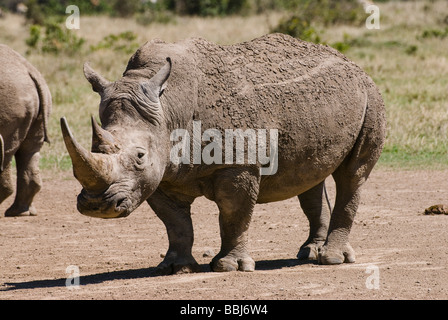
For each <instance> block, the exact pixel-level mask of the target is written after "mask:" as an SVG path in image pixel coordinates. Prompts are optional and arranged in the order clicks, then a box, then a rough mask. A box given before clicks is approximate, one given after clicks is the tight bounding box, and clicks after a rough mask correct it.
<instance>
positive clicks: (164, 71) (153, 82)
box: [142, 57, 172, 97]
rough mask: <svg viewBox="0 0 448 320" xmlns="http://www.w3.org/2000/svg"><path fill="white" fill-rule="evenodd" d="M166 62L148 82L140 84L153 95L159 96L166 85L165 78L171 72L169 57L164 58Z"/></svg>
mask: <svg viewBox="0 0 448 320" xmlns="http://www.w3.org/2000/svg"><path fill="white" fill-rule="evenodd" d="M166 61H167V63H166V64H165V65H164V66H163V67H162V68H161V69H160V70H159V72H157V73H156V75H155V76H153V77H152V78H151V79H150V80H149V81H148V82H146V83H144V84H142V86H143V87H145V89H146V90H148V89H149V90H150V91H151V93H152V94H153V95H155V96H156V97H160V96H161V95H162V94H163V91H164V90H165V88H166V87H167V82H166V81H167V80H168V78H169V77H170V74H171V65H172V63H171V58H170V57H168V58H166Z"/></svg>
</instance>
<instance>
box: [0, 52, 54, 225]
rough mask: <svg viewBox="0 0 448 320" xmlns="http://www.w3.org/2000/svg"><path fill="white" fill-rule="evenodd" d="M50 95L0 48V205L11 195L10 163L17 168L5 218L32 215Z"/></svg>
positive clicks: (31, 70) (18, 59)
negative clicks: (13, 197) (12, 161)
mask: <svg viewBox="0 0 448 320" xmlns="http://www.w3.org/2000/svg"><path fill="white" fill-rule="evenodd" d="M50 112H51V94H50V90H49V89H48V86H47V84H46V82H45V80H44V78H43V77H42V75H41V74H40V73H39V71H37V70H36V68H35V67H33V66H32V65H31V64H30V63H29V62H28V61H27V60H26V59H25V58H23V57H22V56H21V55H20V54H18V53H17V52H15V51H14V50H12V49H11V48H9V47H8V46H6V45H2V44H0V203H2V202H3V201H4V200H5V199H6V198H8V197H9V196H10V195H11V194H13V192H14V186H13V179H12V176H11V175H12V169H11V160H12V158H13V157H15V160H16V165H17V183H16V185H17V188H16V196H15V200H14V202H13V204H12V205H11V206H10V207H9V208H8V209H7V210H6V212H5V216H7V217H14V216H27V215H36V214H37V211H36V209H35V208H34V206H33V204H32V203H33V198H34V196H35V195H36V194H37V193H38V192H39V190H40V189H41V185H42V182H41V177H40V173H39V157H40V154H39V152H40V149H41V147H42V145H43V144H44V141H47V142H49V139H48V135H47V120H48V117H49V114H50Z"/></svg>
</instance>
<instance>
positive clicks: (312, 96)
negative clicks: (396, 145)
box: [61, 34, 386, 273]
mask: <svg viewBox="0 0 448 320" xmlns="http://www.w3.org/2000/svg"><path fill="white" fill-rule="evenodd" d="M167 58H168V59H167ZM167 61H168V62H167ZM84 73H85V75H86V78H87V79H88V80H89V82H90V83H91V84H92V87H93V90H94V91H96V92H98V93H99V94H100V96H101V103H100V106H99V116H100V120H101V126H100V125H98V124H97V123H96V121H95V120H93V118H92V126H93V141H92V149H91V151H87V150H86V149H84V148H83V147H82V146H80V145H79V144H78V143H77V142H76V140H75V139H74V138H73V136H72V133H71V132H70V130H69V128H68V125H67V122H66V120H65V118H63V119H61V126H62V131H63V136H64V140H65V143H66V146H67V149H68V151H69V154H70V156H71V158H72V162H73V170H74V175H75V176H76V178H77V179H78V180H79V182H80V183H81V185H82V187H83V189H82V191H81V193H80V194H79V196H78V210H79V211H80V212H81V213H83V214H85V215H89V216H93V217H102V218H116V217H124V216H127V215H129V214H130V213H131V212H132V211H133V210H134V209H135V208H137V207H138V206H139V205H140V204H141V203H142V202H143V201H147V202H148V203H149V205H150V206H151V208H152V209H153V210H154V212H155V213H156V214H157V215H158V216H159V218H160V219H161V220H162V221H163V223H164V224H165V226H166V229H167V232H168V238H169V248H168V252H167V254H166V256H165V258H164V260H163V262H161V264H160V265H159V266H158V268H159V270H160V272H161V273H176V272H190V271H196V270H197V269H198V264H197V263H196V261H195V259H194V257H193V256H192V253H191V252H192V246H193V227H192V221H191V217H190V206H191V204H192V202H193V201H194V199H195V198H197V197H200V196H205V197H207V198H208V199H210V200H212V201H214V202H215V203H216V204H217V206H218V208H219V223H220V232H221V239H222V242H221V250H220V252H219V253H218V254H217V255H216V257H214V258H213V260H212V262H211V267H212V269H213V270H215V271H231V270H244V271H251V270H254V268H255V263H254V260H253V259H252V258H251V257H250V255H249V251H248V247H247V243H248V228H249V224H250V220H251V214H252V211H253V209H254V206H255V204H257V203H267V202H272V201H280V200H284V199H288V198H291V197H295V196H298V198H299V201H300V205H301V207H302V209H303V211H304V213H305V214H306V216H307V217H308V219H309V223H310V234H309V238H308V240H307V241H306V242H305V243H304V244H303V245H302V246H301V247H300V250H299V253H298V258H299V259H318V261H319V262H320V263H322V264H339V263H343V262H354V261H355V256H354V252H353V249H352V247H351V246H350V244H349V233H350V228H351V226H352V223H353V219H354V216H355V213H356V211H357V208H358V203H359V198H360V187H361V185H362V184H363V183H364V182H365V181H366V179H367V178H368V176H369V174H370V172H371V170H372V168H373V167H374V165H375V163H376V162H377V160H378V158H379V156H380V153H381V150H382V147H383V144H384V139H385V128H386V125H385V108H384V104H383V100H382V98H381V95H380V93H379V92H378V89H377V88H376V86H375V84H374V83H373V81H372V80H371V79H370V78H369V76H367V75H366V74H365V73H364V72H363V71H362V70H361V69H360V68H359V67H357V66H356V65H355V64H354V63H352V62H351V61H349V60H348V59H347V58H345V57H344V56H343V55H342V54H340V53H339V52H337V51H336V50H333V49H331V48H329V47H324V46H321V45H315V44H310V43H307V42H304V41H300V40H297V39H294V38H292V37H289V36H286V35H281V34H272V35H267V36H264V37H261V38H258V39H255V40H253V41H250V42H246V43H241V44H236V45H230V46H219V45H216V44H212V43H210V42H207V41H206V40H203V39H188V40H184V41H181V42H178V43H172V44H169V43H165V42H162V41H159V40H154V41H151V42H148V43H146V44H145V45H144V46H142V47H141V48H140V49H139V50H138V51H137V52H136V53H135V54H134V55H133V56H132V58H131V59H130V61H129V63H128V66H127V69H126V71H125V72H124V74H123V77H122V78H121V79H119V80H118V81H116V82H109V81H108V80H106V79H104V78H103V77H102V76H101V75H99V74H98V73H96V72H95V71H94V70H93V69H92V68H90V66H89V65H88V64H86V65H85V67H84ZM199 124H200V126H198V125H199ZM195 128H196V129H195ZM197 128H200V132H199V135H198V132H195V131H197ZM226 129H232V130H237V129H241V130H242V131H243V132H248V131H247V130H250V129H253V130H254V131H255V132H258V131H257V130H260V129H266V132H273V133H275V131H272V130H277V133H278V135H277V140H269V139H268V141H269V143H268V145H270V147H269V146H266V148H267V149H268V152H267V154H269V152H270V158H269V159H271V162H272V161H273V159H275V161H276V162H277V163H276V164H275V170H273V171H271V173H272V174H269V171H268V174H262V173H261V172H262V171H261V170H260V169H263V167H266V163H261V162H260V161H258V160H257V161H256V162H255V163H254V162H248V161H245V162H244V163H241V162H238V161H236V162H235V161H234V162H232V161H227V160H229V159H227V158H225V159H224V157H225V156H224V155H227V154H228V153H227V151H229V150H228V149H230V148H233V149H234V150H232V151H234V153H233V155H234V156H235V152H237V151H238V148H236V147H235V144H232V142H233V139H234V137H233V136H232V137H227V136H225V134H224V132H225V130H226ZM178 130H181V131H180V132H184V135H183V138H188V137H190V138H191V137H196V138H195V139H193V140H194V141H192V142H191V143H190V144H187V146H189V148H190V149H189V150H188V151H191V152H190V153H189V155H190V161H186V160H188V157H186V158H182V161H173V157H172V154H171V153H172V150H173V148H176V147H178V146H179V141H181V138H180V137H179V136H176V135H173V132H179V131H178ZM216 132H218V133H219V132H221V133H222V135H221V136H222V141H218V140H219V139H218V140H216V137H219V135H213V134H214V133H216ZM185 133H188V134H185ZM210 134H212V135H213V136H214V137H215V138H214V139H211V138H210ZM198 136H199V139H198V138H197V137H198ZM274 136H275V135H274ZM201 138H202V139H201ZM226 138H227V140H226ZM230 138H231V139H232V141H228V140H229V139H230ZM235 139H236V138H235ZM198 140H199V141H198ZM225 140H226V141H225ZM212 142H213V143H216V144H215V145H213V148H211V145H212ZM227 143H229V144H227ZM201 144H202V145H201ZM273 144H275V146H274V148H272V145H273ZM248 145H249V142H248V141H246V143H245V144H244V147H245V148H246V149H244V150H245V152H246V155H245V156H246V158H247V153H248V151H247V150H248V149H247V148H248ZM198 146H199V152H201V151H202V155H204V153H205V154H207V152H208V155H209V156H210V157H212V158H213V159H214V160H216V161H213V162H212V163H210V161H208V163H204V161H201V162H199V163H198V161H197V159H194V155H195V154H196V153H197V150H198V149H197V148H198ZM226 147H227V149H226ZM195 148H196V151H195V150H194V149H195ZM239 148H241V145H240V147H239ZM187 149H188V148H187ZM210 149H213V152H210ZM175 150H178V149H175ZM184 151H185V149H184ZM259 151H260V150H258V152H259ZM217 152H218V157H217V158H216V155H217ZM219 152H221V154H219ZM274 153H275V155H276V157H272V155H273V154H274ZM230 154H232V153H230ZM221 156H222V158H223V159H222V161H219V160H220V159H219V158H220V157H221ZM230 160H232V159H230ZM246 160H247V159H246ZM271 164H272V163H270V164H269V165H271ZM330 175H332V176H333V178H334V180H335V182H336V189H337V195H336V200H335V205H334V209H333V212H332V214H331V215H330V209H329V207H328V206H327V203H326V199H325V186H324V181H325V179H326V178H327V177H328V176H330ZM270 214H282V213H281V212H272V213H270Z"/></svg>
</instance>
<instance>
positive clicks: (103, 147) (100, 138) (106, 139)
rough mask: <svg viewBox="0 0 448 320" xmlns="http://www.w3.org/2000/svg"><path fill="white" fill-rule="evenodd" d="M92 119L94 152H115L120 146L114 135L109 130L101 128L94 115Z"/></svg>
mask: <svg viewBox="0 0 448 320" xmlns="http://www.w3.org/2000/svg"><path fill="white" fill-rule="evenodd" d="M91 121H92V152H96V153H114V152H117V151H118V150H119V149H120V148H119V147H118V145H117V144H116V142H115V138H114V136H113V135H112V134H111V133H110V132H109V131H107V130H104V129H103V128H101V126H100V125H99V124H98V122H96V120H95V118H94V117H93V115H92V116H91Z"/></svg>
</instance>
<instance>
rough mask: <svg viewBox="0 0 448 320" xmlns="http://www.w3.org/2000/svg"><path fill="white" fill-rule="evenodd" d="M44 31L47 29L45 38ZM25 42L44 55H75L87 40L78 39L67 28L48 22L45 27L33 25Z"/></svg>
mask: <svg viewBox="0 0 448 320" xmlns="http://www.w3.org/2000/svg"><path fill="white" fill-rule="evenodd" d="M42 29H45V35H44V36H43V37H42ZM25 42H26V44H27V46H28V47H29V48H30V49H35V50H39V51H41V52H43V53H52V54H60V53H65V54H69V55H73V54H76V53H78V52H79V51H80V50H81V49H82V46H83V44H84V42H85V40H84V39H83V38H79V37H77V36H76V35H75V34H74V33H73V32H72V31H70V30H68V29H67V28H65V27H61V26H60V25H59V24H58V23H53V22H47V23H45V26H44V27H41V26H38V25H32V26H31V27H30V36H29V37H28V38H27V39H26V40H25Z"/></svg>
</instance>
